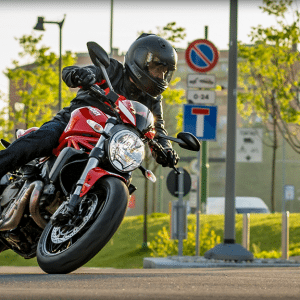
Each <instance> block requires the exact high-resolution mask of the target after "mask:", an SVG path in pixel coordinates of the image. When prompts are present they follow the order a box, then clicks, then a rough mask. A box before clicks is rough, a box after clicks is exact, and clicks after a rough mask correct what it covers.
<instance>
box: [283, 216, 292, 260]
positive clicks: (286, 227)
mask: <svg viewBox="0 0 300 300" xmlns="http://www.w3.org/2000/svg"><path fill="white" fill-rule="evenodd" d="M289 227H290V226H289V212H288V211H286V212H283V213H282V226H281V252H282V254H281V258H282V259H289V240H290V235H289Z"/></svg>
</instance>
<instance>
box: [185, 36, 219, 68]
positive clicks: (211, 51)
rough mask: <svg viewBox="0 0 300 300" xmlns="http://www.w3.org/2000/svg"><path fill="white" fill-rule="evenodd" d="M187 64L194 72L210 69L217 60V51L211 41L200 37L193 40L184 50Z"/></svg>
mask: <svg viewBox="0 0 300 300" xmlns="http://www.w3.org/2000/svg"><path fill="white" fill-rule="evenodd" d="M185 60H186V62H187V64H188V66H189V67H190V68H191V69H193V70H194V71H196V72H200V73H205V72H208V71H210V70H211V69H212V68H214V66H215V65H216V64H217V62H218V60H219V53H218V50H217V48H216V47H215V45H214V44H213V43H211V42H210V41H208V40H204V39H200V40H195V41H193V42H192V43H191V44H190V45H189V46H188V48H187V49H186V51H185Z"/></svg>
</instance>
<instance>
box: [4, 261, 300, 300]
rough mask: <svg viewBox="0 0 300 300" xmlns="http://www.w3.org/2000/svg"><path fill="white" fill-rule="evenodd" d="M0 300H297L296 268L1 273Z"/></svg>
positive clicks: (299, 273) (299, 282)
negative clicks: (63, 273)
mask: <svg viewBox="0 0 300 300" xmlns="http://www.w3.org/2000/svg"><path fill="white" fill-rule="evenodd" d="M0 299H14V300H17V299H51V300H52V299H84V300H87V299H133V300H136V299H154V300H160V299H210V300H212V299H218V300H222V299H243V300H247V299H272V300H274V299H300V268H298V267H290V268H282V267H279V268H240V269H239V268H197V269H193V268H192V269H161V270H159V269H131V270H120V269H90V268H80V269H78V270H77V271H75V272H73V273H71V274H67V275H49V274H45V273H44V272H43V271H42V270H41V269H39V268H38V267H30V268H27V267H0Z"/></svg>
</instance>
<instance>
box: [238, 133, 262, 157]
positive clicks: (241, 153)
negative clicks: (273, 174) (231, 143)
mask: <svg viewBox="0 0 300 300" xmlns="http://www.w3.org/2000/svg"><path fill="white" fill-rule="evenodd" d="M262 133H263V132H262V129H256V128H238V129H237V134H236V161H237V162H261V161H262Z"/></svg>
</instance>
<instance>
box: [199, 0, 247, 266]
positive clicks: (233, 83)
mask: <svg viewBox="0 0 300 300" xmlns="http://www.w3.org/2000/svg"><path fill="white" fill-rule="evenodd" d="M237 3H238V0H230V25H229V29H230V36H229V45H230V48H229V70H228V74H230V76H229V77H228V104H227V120H228V123H227V146H226V187H225V222H224V243H223V244H219V245H217V246H215V247H214V248H212V249H210V250H208V251H207V252H205V254H204V257H205V258H212V259H220V260H236V261H244V260H246V261H247V260H249V261H252V260H253V254H252V253H251V252H249V251H248V250H247V249H245V248H244V247H242V245H238V244H236V243H235V154H236V152H235V145H236V98H237V57H238V56H237V13H238V4H237Z"/></svg>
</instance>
